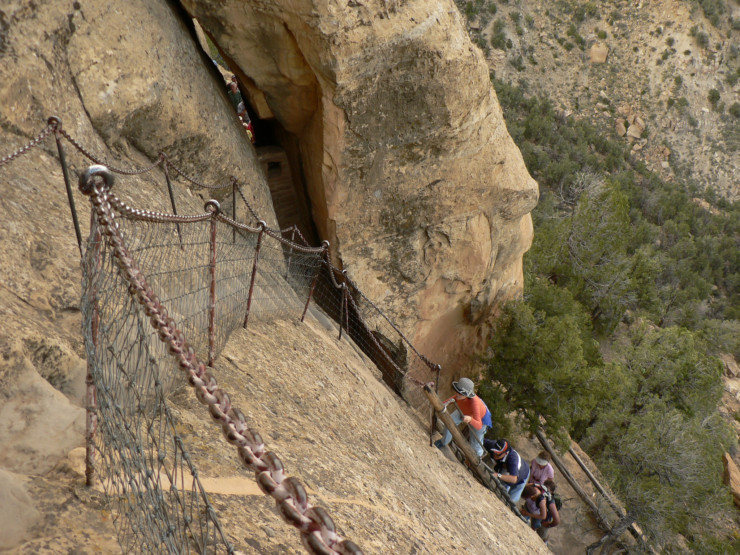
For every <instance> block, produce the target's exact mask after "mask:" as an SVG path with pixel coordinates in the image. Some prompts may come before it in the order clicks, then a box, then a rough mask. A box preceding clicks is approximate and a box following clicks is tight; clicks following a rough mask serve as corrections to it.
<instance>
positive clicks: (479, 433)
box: [442, 410, 524, 495]
mask: <svg viewBox="0 0 740 555" xmlns="http://www.w3.org/2000/svg"><path fill="white" fill-rule="evenodd" d="M450 417H451V418H452V421H453V422H454V423H455V424H460V422H462V421H463V416H462V415H461V414H460V411H459V410H456V411H455V412H453V413H452V414H450ZM469 428H470V432H471V433H470V439H469V440H468V441H469V442H470V446H471V447H472V448H473V451H475V454H476V455H478V456H479V457H482V456H483V453H484V451H483V436H484V435H486V431H487V430H488V426H486V425H485V424H483V426H481V429H480V430H476V429H475V428H473V427H472V426H469ZM476 437H477V438H478V441H476V440H475V438H476ZM450 441H452V434H451V433H450V431H449V430H445V434H444V435H443V436H442V445H447V444H448V443H450ZM522 489H524V486H522ZM519 495H521V492H519Z"/></svg>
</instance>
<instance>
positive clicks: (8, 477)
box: [0, 468, 41, 551]
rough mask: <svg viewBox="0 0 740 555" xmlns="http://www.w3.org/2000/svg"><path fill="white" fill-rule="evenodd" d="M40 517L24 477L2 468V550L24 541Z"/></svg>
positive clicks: (0, 494) (0, 513)
mask: <svg viewBox="0 0 740 555" xmlns="http://www.w3.org/2000/svg"><path fill="white" fill-rule="evenodd" d="M40 518H41V514H40V513H39V511H38V510H37V509H36V506H35V504H34V502H33V500H32V499H31V497H30V496H29V495H28V492H27V491H26V485H25V484H24V482H23V479H22V478H21V477H20V476H18V475H16V474H13V473H12V472H8V471H7V470H3V469H1V468H0V522H2V525H1V526H0V551H4V550H6V549H12V548H14V547H16V546H17V545H18V544H20V543H21V542H23V540H24V539H26V537H27V536H28V532H29V529H30V528H31V527H33V526H34V525H35V524H36V523H37V522H38V521H39V519H40Z"/></svg>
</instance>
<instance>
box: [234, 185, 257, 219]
mask: <svg viewBox="0 0 740 555" xmlns="http://www.w3.org/2000/svg"><path fill="white" fill-rule="evenodd" d="M233 184H234V187H236V190H237V191H238V192H239V196H240V197H242V200H243V201H244V204H246V205H247V208H248V209H249V213H250V214H252V217H253V218H254V219H255V220H257V221H259V220H260V217H259V216H258V215H257V213H256V212H255V211H254V208H252V205H251V204H250V203H249V201H248V200H247V197H246V195H245V194H244V191H242V187H241V185H239V182H238V181H237V180H236V179H234V181H233Z"/></svg>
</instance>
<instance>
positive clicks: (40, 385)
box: [0, 346, 85, 474]
mask: <svg viewBox="0 0 740 555" xmlns="http://www.w3.org/2000/svg"><path fill="white" fill-rule="evenodd" d="M6 357H7V358H6ZM0 379H1V380H2V381H0V392H1V394H2V398H3V400H2V404H0V422H3V425H2V426H0V445H1V446H2V449H0V468H5V469H8V470H11V471H13V472H18V473H24V474H43V473H45V472H47V471H48V470H50V469H51V468H52V467H53V466H54V464H56V461H57V460H59V458H61V457H63V456H64V455H66V453H67V452H68V451H69V450H70V449H72V448H73V447H76V446H77V445H78V444H79V442H80V439H81V438H82V437H83V434H84V431H85V412H84V410H83V409H82V408H80V407H79V406H76V405H74V404H72V403H71V402H70V401H69V399H67V398H66V397H65V396H64V395H62V394H61V393H60V392H59V391H57V390H55V389H54V388H53V387H52V386H51V385H50V384H49V382H47V381H46V380H44V378H42V377H41V376H40V375H39V373H38V372H37V371H36V369H35V368H34V367H33V365H32V364H31V363H30V361H29V360H28V359H26V358H25V357H23V356H22V355H21V354H20V352H19V350H17V349H12V348H8V346H4V348H3V359H2V365H1V366H0ZM49 438H53V441H49Z"/></svg>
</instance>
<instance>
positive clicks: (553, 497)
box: [540, 486, 563, 516]
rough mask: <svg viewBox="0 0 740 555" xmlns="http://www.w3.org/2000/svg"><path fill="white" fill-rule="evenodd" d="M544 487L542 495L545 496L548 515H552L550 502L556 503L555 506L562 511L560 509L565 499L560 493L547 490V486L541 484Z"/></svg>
mask: <svg viewBox="0 0 740 555" xmlns="http://www.w3.org/2000/svg"><path fill="white" fill-rule="evenodd" d="M540 487H541V488H542V495H544V496H545V507H547V515H548V516H550V503H555V508H556V509H557V510H558V512H559V511H560V509H561V508H562V507H563V500H562V498H561V497H560V494H559V493H550V492H549V491H547V488H546V487H545V486H540Z"/></svg>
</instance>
